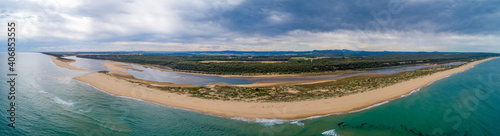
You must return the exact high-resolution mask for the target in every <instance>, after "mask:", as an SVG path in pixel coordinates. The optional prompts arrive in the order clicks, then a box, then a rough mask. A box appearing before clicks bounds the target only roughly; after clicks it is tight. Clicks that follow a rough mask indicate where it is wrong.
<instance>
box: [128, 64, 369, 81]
mask: <svg viewBox="0 0 500 136" xmlns="http://www.w3.org/2000/svg"><path fill="white" fill-rule="evenodd" d="M128 64H135V63H128ZM135 65H139V66H143V67H146V68H152V69H157V70H161V71H168V72H177V73H186V74H194V75H205V76H217V77H241V78H297V77H316V76H332V75H340V74H347V73H356V72H361V71H356V70H343V71H337V72H322V73H302V74H262V75H217V74H206V73H198V72H189V71H181V70H173V69H167V68H162V67H160V66H156V65H142V64H135Z"/></svg>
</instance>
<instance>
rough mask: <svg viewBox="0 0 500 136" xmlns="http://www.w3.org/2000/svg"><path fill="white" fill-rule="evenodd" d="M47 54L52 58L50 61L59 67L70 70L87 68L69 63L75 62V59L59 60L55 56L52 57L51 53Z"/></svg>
mask: <svg viewBox="0 0 500 136" xmlns="http://www.w3.org/2000/svg"><path fill="white" fill-rule="evenodd" d="M47 56H49V57H50V59H52V62H53V63H54V64H56V65H57V66H59V67H63V68H67V69H70V70H88V69H84V68H79V67H75V66H72V65H70V64H71V63H73V62H75V61H76V60H70V61H61V60H59V59H58V58H57V57H54V56H52V55H47Z"/></svg>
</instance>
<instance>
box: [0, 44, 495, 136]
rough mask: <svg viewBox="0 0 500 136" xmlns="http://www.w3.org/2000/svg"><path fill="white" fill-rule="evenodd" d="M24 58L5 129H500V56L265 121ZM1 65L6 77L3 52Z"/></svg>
mask: <svg viewBox="0 0 500 136" xmlns="http://www.w3.org/2000/svg"><path fill="white" fill-rule="evenodd" d="M1 55H5V54H1ZM2 58H5V56H2ZM17 64H18V65H17V69H18V73H19V76H18V81H17V82H18V84H17V91H16V100H15V102H16V128H15V129H13V128H10V127H8V126H7V123H8V121H7V118H6V116H7V112H6V110H7V108H8V102H9V101H8V100H6V99H5V98H6V97H7V96H6V95H7V92H6V91H5V90H6V89H7V84H6V81H2V82H3V83H0V88H2V92H0V93H1V94H0V98H1V99H0V109H1V113H0V118H1V119H0V135H323V134H325V135H329V134H332V135H333V134H338V135H346V136H348V135H419V134H420V135H432V134H443V135H500V124H499V123H500V116H498V115H500V106H499V105H498V104H500V89H499V88H500V70H498V68H500V59H495V60H492V61H487V62H484V63H482V64H479V65H477V66H475V67H474V68H471V69H469V70H467V71H464V72H462V73H458V74H455V75H452V76H450V77H448V78H445V79H442V80H439V81H436V82H434V83H432V84H431V85H429V86H427V87H424V88H421V89H420V91H417V92H414V93H412V94H411V95H409V96H406V97H404V98H399V99H395V100H391V101H390V102H388V103H386V104H382V105H380V106H377V107H374V108H371V109H368V110H363V111H359V112H354V113H349V114H341V115H330V116H326V117H318V118H314V119H306V120H299V121H291V122H290V121H289V122H282V121H279V120H257V121H259V123H252V122H245V121H239V120H233V119H226V118H220V117H215V116H210V115H204V114H201V113H197V112H192V111H186V110H182V109H176V108H172V107H167V106H162V105H158V104H154V103H150V102H145V101H141V100H136V99H131V98H125V97H118V96H114V95H110V94H107V93H105V92H102V91H100V90H98V89H95V88H94V87H92V86H90V85H87V84H85V83H81V82H78V81H74V80H72V79H71V78H72V77H75V76H79V75H84V74H87V73H91V72H92V71H72V70H68V69H65V68H60V67H57V66H56V65H54V64H53V63H51V60H50V58H49V57H47V56H45V55H41V54H37V53H20V54H18V63H17ZM0 66H1V67H2V69H0V70H1V71H2V75H1V77H2V79H3V80H7V77H6V76H5V74H4V73H6V69H5V68H6V67H7V66H6V63H4V60H2V62H1V65H0ZM95 67H98V66H95ZM278 112H280V111H278ZM266 122H267V123H266Z"/></svg>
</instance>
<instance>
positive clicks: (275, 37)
mask: <svg viewBox="0 0 500 136" xmlns="http://www.w3.org/2000/svg"><path fill="white" fill-rule="evenodd" d="M5 3H6V4H2V5H0V19H1V20H2V23H3V22H6V21H9V20H16V21H17V22H18V23H19V24H20V25H19V27H18V29H19V38H21V40H20V43H22V44H23V45H27V46H22V47H20V49H21V50H25V51H107V50H109V51H119V50H128V51H130V50H165V51H172V50H176V51H187V50H316V49H353V50H401V51H403V50H409V51H490V52H491V51H493V52H500V49H499V47H498V46H497V45H498V44H497V43H498V42H499V40H497V39H500V38H499V37H500V33H499V32H500V26H499V25H497V24H498V23H499V22H500V8H498V6H497V5H500V2H499V1H492V0H473V1H460V0H450V1H435V0H425V1H417V0H403V1H394V0H382V1H361V0H352V1H298V0H278V1H266V0H252V1H249V0H191V1H177V0H166V1H153V0H143V1H138V0H127V1H123V0H109V1H98V0H76V1H71V2H67V1H60V0H48V1H41V0H30V1H22V2H19V1H9V0H6V2H5ZM0 28H1V30H5V29H6V26H5V25H0ZM0 48H4V47H0Z"/></svg>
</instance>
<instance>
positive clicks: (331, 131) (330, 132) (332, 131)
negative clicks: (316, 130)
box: [321, 129, 340, 136]
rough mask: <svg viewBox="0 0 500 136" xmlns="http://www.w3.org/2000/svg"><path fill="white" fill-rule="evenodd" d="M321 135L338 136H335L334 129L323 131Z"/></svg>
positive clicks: (336, 135) (337, 135)
mask: <svg viewBox="0 0 500 136" xmlns="http://www.w3.org/2000/svg"><path fill="white" fill-rule="evenodd" d="M321 134H322V135H325V136H340V135H339V134H337V132H335V129H332V130H328V131H325V132H323V133H321Z"/></svg>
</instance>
